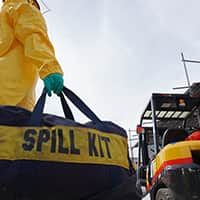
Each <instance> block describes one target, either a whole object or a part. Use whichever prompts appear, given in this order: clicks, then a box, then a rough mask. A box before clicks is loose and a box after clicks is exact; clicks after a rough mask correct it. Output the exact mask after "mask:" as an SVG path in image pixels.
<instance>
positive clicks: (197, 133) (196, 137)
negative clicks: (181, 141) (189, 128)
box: [185, 130, 200, 140]
mask: <svg viewBox="0 0 200 200" xmlns="http://www.w3.org/2000/svg"><path fill="white" fill-rule="evenodd" d="M185 140H200V130H198V131H195V132H193V133H192V134H191V135H190V136H188V137H187V138H186V139H185Z"/></svg>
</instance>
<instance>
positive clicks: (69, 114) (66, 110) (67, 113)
mask: <svg viewBox="0 0 200 200" xmlns="http://www.w3.org/2000/svg"><path fill="white" fill-rule="evenodd" d="M60 99H61V103H62V108H63V112H64V114H65V117H66V118H67V119H71V120H73V121H74V116H73V114H72V111H71V109H70V107H69V106H68V103H67V101H66V99H65V97H64V95H63V94H62V93H61V94H60Z"/></svg>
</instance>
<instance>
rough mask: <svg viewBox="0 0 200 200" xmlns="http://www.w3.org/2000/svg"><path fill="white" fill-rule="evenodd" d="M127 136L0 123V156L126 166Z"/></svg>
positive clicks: (87, 129)
mask: <svg viewBox="0 0 200 200" xmlns="http://www.w3.org/2000/svg"><path fill="white" fill-rule="evenodd" d="M127 149H128V145H127V139H126V138H124V137H122V136H119V135H116V134H111V133H104V132H100V131H98V130H94V129H89V128H80V127H66V126H55V127H53V128H49V127H48V128H47V127H8V126H0V159H2V160H41V161H55V162H66V163H89V164H105V165H116V166H121V167H124V168H128V166H129V165H128V160H127V153H128V152H127Z"/></svg>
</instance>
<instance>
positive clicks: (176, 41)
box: [37, 0, 200, 130]
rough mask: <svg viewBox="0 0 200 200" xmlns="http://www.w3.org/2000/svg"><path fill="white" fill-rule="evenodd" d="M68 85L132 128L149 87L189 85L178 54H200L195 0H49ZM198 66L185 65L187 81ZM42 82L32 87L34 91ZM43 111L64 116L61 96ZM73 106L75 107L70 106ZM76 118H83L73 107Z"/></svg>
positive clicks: (103, 113)
mask: <svg viewBox="0 0 200 200" xmlns="http://www.w3.org/2000/svg"><path fill="white" fill-rule="evenodd" d="M45 2H46V3H47V5H48V7H49V8H50V9H51V12H49V13H47V14H45V15H44V16H45V18H46V22H47V26H48V29H49V36H50V39H51V41H52V43H53V45H54V47H55V51H56V56H57V59H58V60H59V62H60V65H61V66H62V68H63V70H64V73H65V76H64V79H65V85H66V86H67V87H69V88H70V89H72V90H73V91H74V92H75V93H76V94H78V95H79V96H80V97H81V98H82V99H83V100H84V101H85V102H86V103H87V105H88V106H89V107H90V108H91V109H92V110H93V111H94V112H95V113H96V114H97V115H98V116H99V117H100V118H101V119H102V120H110V121H113V122H115V123H117V124H119V125H121V126H122V127H124V128H125V129H126V130H128V129H129V128H130V129H135V127H136V124H137V123H139V118H140V115H141V113H142V111H143V109H144V108H145V106H146V104H147V102H148V100H149V98H150V95H151V93H152V92H183V91H174V90H172V88H173V87H178V86H185V85H186V84H187V82H186V78H185V73H184V68H183V64H182V62H181V56H180V54H181V52H184V55H185V57H186V58H187V59H199V60H200V12H199V7H200V2H199V1H197V0H191V1H188V0H168V1H161V0H56V1H55V0H48V1H47V0H46V1H45ZM199 69H200V64H199V65H198V64H188V70H189V74H190V79H191V82H197V81H199V80H200V78H199V75H200V73H199V71H200V70H199ZM41 88H42V82H41V81H40V82H39V84H38V87H37V93H38V95H39V93H40V91H41ZM47 102H48V103H47V106H46V112H49V113H53V114H57V115H62V110H61V108H60V105H59V104H58V99H57V98H56V97H52V98H51V99H48V101H47ZM72 109H73V111H74V107H72ZM74 112H75V113H74V114H75V118H76V119H77V121H81V122H85V121H87V119H86V118H83V116H82V115H80V113H79V112H77V111H76V110H75V111H74Z"/></svg>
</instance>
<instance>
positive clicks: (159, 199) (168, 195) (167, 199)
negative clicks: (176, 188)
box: [156, 188, 176, 200]
mask: <svg viewBox="0 0 200 200" xmlns="http://www.w3.org/2000/svg"><path fill="white" fill-rule="evenodd" d="M156 200H176V199H175V197H174V195H173V193H172V192H171V190H170V189H168V188H161V189H159V190H158V192H157V193H156Z"/></svg>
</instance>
